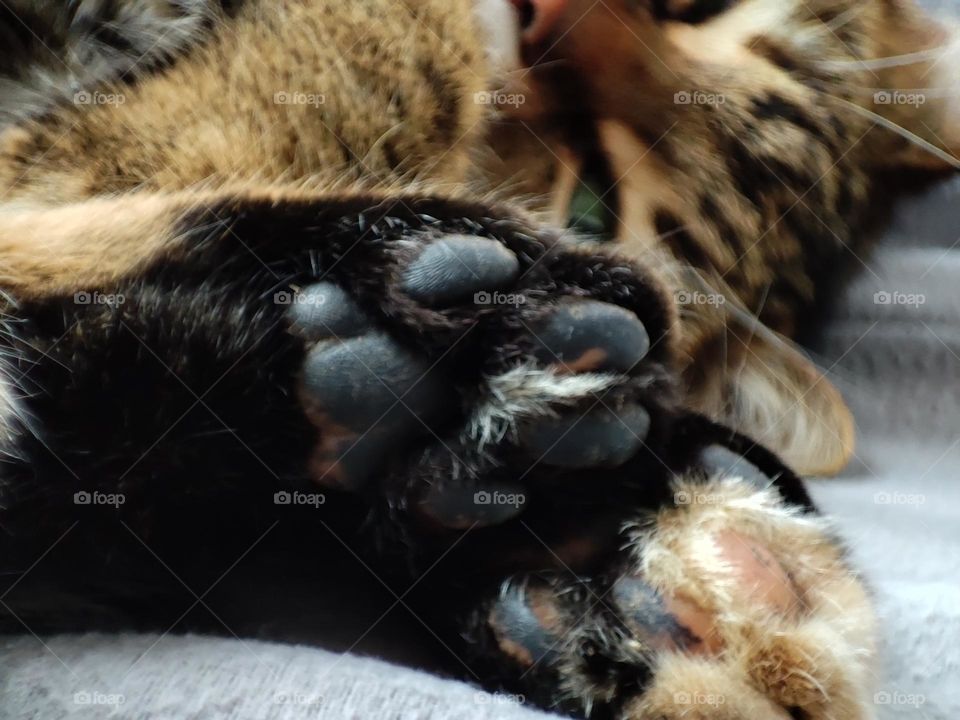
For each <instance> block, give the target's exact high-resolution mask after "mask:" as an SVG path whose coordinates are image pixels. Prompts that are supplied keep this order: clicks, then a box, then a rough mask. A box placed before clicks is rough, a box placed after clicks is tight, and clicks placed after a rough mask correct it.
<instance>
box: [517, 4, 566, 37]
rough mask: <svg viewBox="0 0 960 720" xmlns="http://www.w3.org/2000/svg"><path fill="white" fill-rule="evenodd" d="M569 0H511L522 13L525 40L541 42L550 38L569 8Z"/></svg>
mask: <svg viewBox="0 0 960 720" xmlns="http://www.w3.org/2000/svg"><path fill="white" fill-rule="evenodd" d="M568 1H569V0H510V2H512V3H513V6H514V7H515V8H516V9H517V12H518V13H520V23H521V26H522V27H523V41H524V42H525V43H529V44H536V43H541V42H543V41H544V40H546V39H547V38H549V37H550V36H551V35H552V34H553V33H554V31H555V30H556V29H557V26H558V25H559V24H560V18H562V17H563V13H564V11H565V10H566V9H567V3H568Z"/></svg>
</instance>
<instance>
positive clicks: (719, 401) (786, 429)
mask: <svg viewBox="0 0 960 720" xmlns="http://www.w3.org/2000/svg"><path fill="white" fill-rule="evenodd" d="M767 334H769V335H770V337H768V336H767ZM727 347H728V351H727V353H726V365H727V367H726V368H724V370H723V371H722V372H716V373H713V374H712V379H711V380H710V381H709V386H707V387H703V386H702V387H701V392H700V393H698V394H699V397H698V398H697V400H696V404H697V405H698V406H699V409H702V410H703V411H705V412H706V413H707V414H708V415H710V416H711V417H713V418H714V419H716V420H718V421H720V422H721V423H723V424H725V425H728V426H730V427H732V428H734V429H736V430H737V431H738V432H741V433H743V434H744V435H747V436H749V437H751V438H753V439H754V440H756V441H757V442H759V443H761V444H762V445H764V446H766V447H768V448H770V449H771V450H773V451H774V452H776V453H777V454H778V455H779V456H780V457H781V458H782V459H783V460H784V461H785V462H786V463H787V465H789V466H790V467H791V468H793V469H794V470H795V471H797V472H798V473H800V474H801V475H835V474H837V473H839V472H840V471H841V470H842V469H843V468H844V467H845V466H846V465H847V463H848V462H849V461H850V459H851V458H852V457H853V454H854V446H855V427H854V421H853V414H852V413H851V412H850V410H849V408H848V407H847V405H846V403H845V402H844V400H843V397H842V396H841V395H840V391H839V390H837V388H836V387H834V385H833V384H832V383H831V382H830V381H829V380H827V379H826V377H824V375H823V373H822V372H820V370H818V369H817V367H816V366H815V365H814V364H813V362H811V361H810V360H809V359H808V358H807V357H806V356H805V355H804V354H803V353H802V352H801V351H800V350H798V349H797V348H795V347H794V346H793V345H792V344H790V343H789V341H786V340H782V339H781V338H779V336H776V335H774V334H773V333H772V332H771V331H766V332H765V333H764V334H753V335H744V334H743V333H741V332H740V331H738V330H736V329H730V330H729V331H728V339H727Z"/></svg>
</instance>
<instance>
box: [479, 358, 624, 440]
mask: <svg viewBox="0 0 960 720" xmlns="http://www.w3.org/2000/svg"><path fill="white" fill-rule="evenodd" d="M617 381H618V377H617V376H616V375H612V374H605V373H584V374H580V375H561V374H558V373H556V372H554V371H552V370H545V369H543V368H538V367H536V366H534V365H521V366H519V367H516V368H513V369H512V370H509V371H507V372H505V373H503V374H502V375H497V376H495V377H490V378H487V379H486V380H485V385H486V387H485V390H486V399H485V400H484V401H483V402H482V403H480V404H479V405H478V406H477V407H476V409H475V410H474V411H473V413H472V415H471V416H470V418H469V420H468V422H467V425H466V430H465V435H466V438H465V439H467V440H469V441H470V442H471V443H472V444H476V445H479V446H480V448H481V449H482V448H483V447H484V446H486V445H489V444H491V443H498V442H500V441H501V440H503V439H504V438H505V437H511V438H513V439H515V438H516V433H517V429H518V427H519V425H520V424H521V423H523V422H526V421H530V420H536V419H538V418H546V417H556V416H557V408H558V407H570V406H572V405H575V404H576V403H577V402H579V401H580V400H582V399H583V398H585V397H588V396H590V395H593V394H596V393H600V392H603V391H604V390H608V389H609V388H611V387H613V386H614V385H616V384H617Z"/></svg>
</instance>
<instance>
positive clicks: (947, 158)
mask: <svg viewBox="0 0 960 720" xmlns="http://www.w3.org/2000/svg"><path fill="white" fill-rule="evenodd" d="M834 99H835V100H836V101H837V102H839V103H841V104H843V105H844V106H846V107H847V108H848V109H849V110H852V111H853V112H855V113H857V114H859V115H862V116H863V117H866V118H869V119H870V120H873V121H874V122H875V123H876V124H877V125H880V126H882V127H883V128H885V129H887V130H889V131H890V132H893V133H896V134H897V135H899V136H900V137H902V138H904V139H905V140H907V141H908V142H910V143H912V144H913V145H916V146H917V147H918V148H920V149H921V150H923V151H925V152H928V153H930V154H931V155H933V156H934V157H936V158H937V159H939V160H942V161H943V162H945V163H946V164H947V165H949V166H950V167H952V168H954V169H956V170H960V158H957V157H955V156H953V155H951V154H950V153H948V152H946V151H945V150H943V149H942V148H939V147H937V146H936V145H934V144H933V143H932V142H929V141H928V140H924V139H923V138H922V137H920V136H919V135H917V134H916V133H913V132H910V131H909V130H907V129H906V128H905V127H903V126H902V125H897V123H895V122H893V121H892V120H889V119H888V118H885V117H883V115H880V114H878V113H875V112H873V111H872V110H868V109H867V108H865V107H862V106H861V105H857V104H856V103H854V102H850V101H849V100H846V99H844V98H842V97H834Z"/></svg>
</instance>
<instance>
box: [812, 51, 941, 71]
mask: <svg viewBox="0 0 960 720" xmlns="http://www.w3.org/2000/svg"><path fill="white" fill-rule="evenodd" d="M946 50H947V46H945V45H940V46H938V47H935V48H930V49H929V50H921V51H919V52H912V53H907V54H905V55H891V56H890V57H885V58H874V59H873V60H822V61H820V62H818V63H816V65H817V67H819V68H821V69H823V70H846V69H853V70H864V69H866V70H886V69H888V68H894V67H903V66H905V65H917V64H919V63H922V62H927V61H930V60H936V59H937V58H939V57H940V56H941V55H942V54H943V53H944V52H946Z"/></svg>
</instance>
